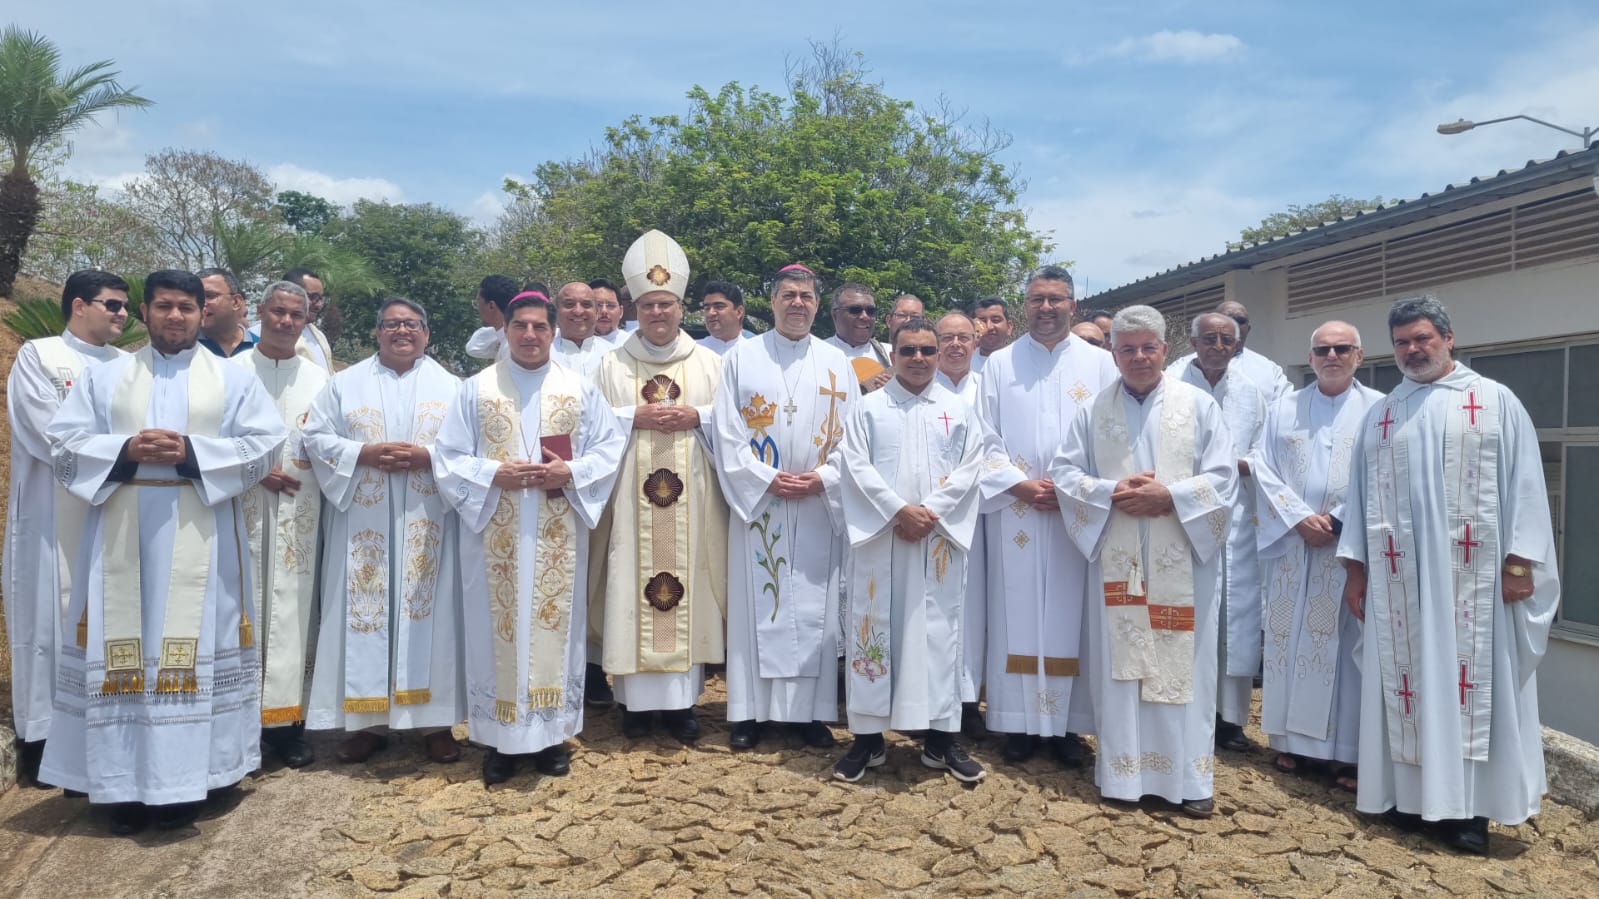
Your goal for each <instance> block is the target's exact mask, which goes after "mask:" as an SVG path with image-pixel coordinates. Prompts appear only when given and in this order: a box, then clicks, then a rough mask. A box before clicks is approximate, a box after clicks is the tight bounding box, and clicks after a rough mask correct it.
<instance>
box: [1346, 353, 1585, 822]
mask: <svg viewBox="0 0 1599 899" xmlns="http://www.w3.org/2000/svg"><path fill="white" fill-rule="evenodd" d="M1362 431H1363V433H1362V435H1361V439H1360V440H1359V441H1358V443H1357V448H1356V455H1355V459H1354V462H1353V471H1352V474H1351V483H1350V488H1349V497H1348V507H1347V508H1348V513H1349V521H1348V522H1347V524H1346V525H1345V527H1344V531H1343V536H1342V539H1341V540H1340V542H1339V545H1338V555H1339V557H1340V558H1350V559H1355V560H1357V561H1360V562H1363V563H1365V565H1366V575H1367V577H1366V606H1365V624H1364V637H1363V640H1362V647H1361V668H1362V672H1363V674H1364V679H1363V683H1362V686H1361V690H1362V699H1361V722H1360V791H1359V795H1358V797H1357V801H1356V804H1357V806H1358V807H1359V808H1360V810H1362V811H1378V812H1380V811H1383V810H1385V809H1387V808H1394V807H1397V808H1399V809H1400V810H1401V811H1406V812H1413V813H1418V814H1420V815H1422V816H1423V817H1424V818H1427V819H1429V820H1437V819H1441V818H1469V817H1473V816H1478V815H1481V816H1485V817H1489V818H1492V819H1494V820H1496V821H1499V822H1500V823H1503V824H1516V823H1519V822H1521V821H1524V820H1526V818H1527V817H1529V816H1530V815H1532V814H1533V813H1535V812H1536V811H1537V809H1538V804H1539V799H1540V797H1541V796H1542V793H1543V790H1544V776H1543V750H1542V737H1541V731H1540V728H1539V723H1538V703H1537V683H1536V678H1535V677H1534V671H1535V669H1536V668H1537V665H1538V662H1539V661H1540V660H1541V659H1542V658H1543V653H1544V650H1545V649H1546V647H1547V644H1548V636H1549V627H1550V625H1551V623H1552V622H1553V619H1554V612H1555V607H1556V606H1557V605H1558V603H1559V595H1560V584H1559V579H1558V575H1557V572H1556V568H1555V553H1554V535H1553V529H1552V526H1551V523H1550V517H1549V507H1548V499H1547V493H1546V492H1545V490H1546V488H1545V484H1544V479H1543V463H1542V458H1541V455H1540V453H1539V449H1538V438H1537V433H1536V431H1535V429H1534V427H1533V424H1532V422H1531V420H1530V419H1529V418H1528V416H1527V413H1526V410H1525V409H1524V408H1523V407H1522V405H1521V403H1520V402H1519V401H1517V399H1516V398H1515V396H1514V395H1513V394H1512V393H1511V392H1510V391H1509V390H1508V389H1506V388H1505V387H1504V386H1503V385H1501V384H1499V383H1497V382H1495V381H1492V380H1489V379H1487V378H1484V377H1482V376H1481V375H1479V374H1477V373H1476V372H1474V371H1472V370H1471V369H1469V368H1467V367H1465V366H1464V365H1461V364H1459V363H1455V365H1454V369H1453V370H1452V371H1451V372H1450V373H1449V374H1447V375H1445V376H1444V377H1442V378H1440V379H1438V380H1437V381H1434V382H1432V383H1429V384H1421V383H1418V382H1416V381H1412V380H1409V379H1408V378H1407V379H1406V380H1405V381H1404V382H1402V383H1401V384H1400V385H1399V386H1398V387H1396V388H1395V389H1394V391H1393V393H1391V394H1389V395H1388V396H1387V397H1386V398H1384V399H1382V400H1380V401H1378V402H1376V403H1374V404H1373V405H1372V407H1371V409H1370V410H1369V411H1368V413H1367V415H1366V420H1365V423H1364V426H1363V429H1362ZM1511 555H1515V556H1520V557H1522V558H1525V559H1529V560H1531V561H1532V563H1533V564H1532V571H1533V589H1534V592H1533V596H1532V597H1531V598H1529V599H1526V600H1524V601H1520V602H1514V603H1506V602H1504V601H1503V599H1502V584H1501V582H1500V573H1501V569H1502V566H1503V565H1504V564H1505V559H1506V557H1508V556H1511Z"/></svg>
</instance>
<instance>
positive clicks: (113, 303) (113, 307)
mask: <svg viewBox="0 0 1599 899" xmlns="http://www.w3.org/2000/svg"><path fill="white" fill-rule="evenodd" d="M84 302H85V303H99V304H100V305H102V306H104V307H105V311H107V312H109V313H111V314H112V315H116V314H117V313H118V312H121V311H122V310H124V309H126V308H128V303H127V301H126V300H84Z"/></svg>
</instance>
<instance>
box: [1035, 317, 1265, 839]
mask: <svg viewBox="0 0 1599 899" xmlns="http://www.w3.org/2000/svg"><path fill="white" fill-rule="evenodd" d="M1165 334H1166V320H1165V318H1164V317H1162V316H1161V314H1160V313H1159V312H1157V311H1156V310H1154V309H1152V308H1150V307H1149V306H1129V307H1127V308H1125V309H1123V310H1121V311H1120V312H1118V313H1116V318H1115V321H1114V322H1113V324H1112V326H1111V341H1112V356H1113V357H1114V358H1115V360H1116V363H1115V364H1116V367H1117V369H1119V370H1120V372H1121V378H1120V379H1119V380H1116V381H1114V382H1112V384H1111V386H1109V387H1107V388H1106V389H1105V390H1103V391H1101V392H1100V393H1099V394H1098V395H1096V396H1095V397H1094V398H1093V399H1092V401H1091V402H1090V403H1089V404H1088V405H1086V406H1085V407H1084V408H1083V409H1082V411H1080V412H1079V413H1078V414H1077V416H1076V417H1075V418H1074V419H1073V420H1072V422H1071V428H1070V430H1069V431H1068V432H1067V434H1066V439H1065V442H1064V444H1063V446H1062V448H1061V451H1060V453H1059V454H1057V455H1056V457H1055V459H1054V462H1053V464H1051V465H1050V468H1049V471H1050V475H1051V476H1052V477H1053V478H1054V479H1055V485H1056V486H1055V492H1056V494H1057V495H1058V496H1059V498H1060V505H1061V515H1062V516H1064V523H1065V531H1066V533H1067V535H1068V536H1069V537H1070V539H1071V542H1072V543H1073V544H1074V545H1075V546H1076V547H1077V549H1078V550H1079V551H1080V552H1081V553H1082V555H1083V556H1085V557H1087V558H1088V560H1089V572H1088V616H1087V629H1086V635H1085V640H1084V643H1085V646H1086V649H1087V651H1086V652H1085V653H1084V654H1085V656H1086V657H1087V658H1088V659H1089V660H1090V662H1091V663H1090V665H1089V668H1088V671H1087V674H1088V683H1089V685H1090V687H1091V689H1092V692H1093V707H1094V718H1095V722H1094V723H1095V733H1096V734H1097V736H1098V739H1099V754H1098V760H1097V762H1096V764H1095V767H1094V781H1095V782H1096V783H1097V784H1098V785H1099V790H1100V793H1101V794H1103V795H1104V796H1106V797H1107V798H1111V799H1119V800H1125V801H1137V800H1139V799H1140V798H1142V797H1144V796H1147V795H1156V796H1160V797H1161V798H1163V799H1165V800H1167V801H1168V802H1180V803H1182V808H1183V811H1184V812H1185V813H1187V814H1189V815H1192V816H1194V817H1209V816H1210V815H1212V814H1214V812H1215V802H1214V800H1213V799H1212V796H1213V794H1214V775H1215V769H1216V757H1215V755H1214V754H1213V753H1214V750H1213V747H1212V740H1213V737H1212V728H1213V727H1214V724H1215V709H1216V693H1215V690H1216V674H1215V667H1216V632H1217V626H1218V623H1219V621H1218V618H1219V616H1218V611H1219V610H1218V606H1219V599H1220V589H1219V588H1220V578H1219V568H1220V564H1219V563H1220V557H1221V552H1220V550H1221V548H1222V547H1223V546H1224V545H1225V541H1226V537H1227V531H1228V518H1229V516H1228V508H1229V506H1231V505H1232V502H1233V499H1234V496H1235V494H1236V493H1237V485H1238V476H1237V454H1236V453H1235V452H1234V451H1233V447H1232V440H1231V439H1230V438H1229V436H1228V434H1227V427H1226V425H1225V423H1224V422H1223V421H1222V415H1221V410H1220V409H1218V408H1217V407H1216V403H1215V402H1214V401H1213V400H1211V399H1210V397H1208V396H1206V395H1205V394H1204V392H1202V391H1200V390H1196V389H1195V388H1193V387H1191V386H1190V385H1188V384H1186V383H1184V382H1183V381H1181V380H1180V379H1178V378H1173V377H1166V376H1164V375H1162V373H1161V367H1162V364H1163V363H1164V362H1165V361H1166V341H1165ZM1092 352H1098V351H1092Z"/></svg>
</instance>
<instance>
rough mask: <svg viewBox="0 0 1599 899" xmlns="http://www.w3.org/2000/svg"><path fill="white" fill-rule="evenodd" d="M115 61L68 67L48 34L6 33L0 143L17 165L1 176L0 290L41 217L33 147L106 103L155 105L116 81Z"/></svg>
mask: <svg viewBox="0 0 1599 899" xmlns="http://www.w3.org/2000/svg"><path fill="white" fill-rule="evenodd" d="M117 74H118V73H117V72H114V71H112V70H111V61H110V60H101V61H100V62H95V63H90V64H89V65H86V66H81V67H79V68H76V69H73V70H71V71H69V72H65V73H63V72H62V71H61V54H60V52H59V51H58V50H57V49H56V47H55V45H54V44H52V43H51V42H50V41H48V40H46V39H45V38H44V36H43V35H39V34H36V33H34V32H30V31H23V30H22V29H20V28H18V27H16V26H14V25H12V26H7V27H6V30H5V32H4V34H3V35H0V145H4V147H5V149H6V153H7V155H8V156H9V157H10V162H11V166H10V168H9V169H8V170H7V171H6V172H5V174H4V175H3V176H0V296H10V295H11V285H12V282H14V281H15V280H16V277H17V271H18V269H19V268H20V266H21V264H22V255H23V253H24V252H26V251H27V248H28V239H29V238H30V237H31V236H32V235H33V229H34V227H35V226H36V225H37V224H38V221H39V210H40V208H41V202H40V198H39V185H38V184H37V183H35V181H34V179H33V174H32V172H31V171H30V170H29V163H30V161H31V159H32V157H33V154H34V152H35V151H37V150H38V149H39V148H40V147H42V146H45V145H47V144H49V143H50V142H51V141H52V140H55V139H58V138H60V137H61V136H63V135H65V134H69V133H71V132H72V131H75V130H77V129H78V128H80V127H82V126H83V125H84V123H86V122H88V121H89V120H90V119H92V118H94V117H95V115H97V114H99V113H101V112H103V111H105V110H108V109H121V108H138V107H144V106H149V105H150V101H149V100H147V99H145V98H144V97H141V96H139V95H138V94H135V93H133V91H134V90H136V88H123V87H122V86H121V85H120V84H118V83H117V80H116V76H117Z"/></svg>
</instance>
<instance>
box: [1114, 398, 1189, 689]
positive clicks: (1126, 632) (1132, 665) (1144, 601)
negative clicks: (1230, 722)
mask: <svg viewBox="0 0 1599 899" xmlns="http://www.w3.org/2000/svg"><path fill="white" fill-rule="evenodd" d="M1162 384H1163V387H1162V389H1161V390H1160V391H1159V392H1158V393H1155V394H1151V395H1150V396H1149V397H1148V398H1146V400H1145V401H1146V402H1151V401H1153V402H1157V403H1159V408H1158V409H1153V410H1150V414H1151V415H1158V416H1159V421H1158V428H1159V433H1158V437H1157V441H1158V445H1157V446H1156V447H1155V480H1157V481H1159V482H1160V483H1162V484H1168V485H1169V484H1175V483H1177V482H1178V481H1182V480H1186V479H1188V478H1191V477H1193V474H1194V440H1195V434H1194V431H1195V429H1196V427H1197V423H1196V422H1195V420H1194V401H1195V397H1194V392H1195V389H1194V388H1193V387H1190V386H1189V385H1187V384H1184V383H1182V382H1181V381H1180V380H1178V379H1177V378H1164V379H1163V381H1162ZM1124 396H1126V392H1125V391H1124V390H1123V389H1122V385H1121V381H1120V380H1119V379H1118V380H1117V381H1115V382H1114V383H1112V384H1111V386H1109V387H1107V388H1105V389H1104V390H1103V391H1101V392H1100V394H1099V396H1098V397H1096V398H1095V399H1094V411H1093V421H1094V424H1095V426H1094V438H1093V439H1094V462H1095V464H1096V465H1097V467H1098V469H1099V476H1100V477H1101V478H1105V479H1107V480H1111V481H1120V480H1122V479H1123V478H1127V477H1131V476H1132V475H1134V474H1136V473H1137V472H1138V468H1137V463H1136V461H1135V458H1134V447H1135V446H1136V445H1137V443H1138V437H1139V435H1138V434H1134V433H1131V431H1130V430H1129V428H1128V424H1127V409H1126V407H1125V405H1124V401H1123V397H1124ZM1146 528H1147V537H1142V538H1141V537H1140V531H1141V530H1143V529H1146ZM1099 564H1100V573H1101V576H1102V578H1103V582H1104V583H1103V586H1104V594H1105V618H1106V623H1107V625H1108V627H1107V630H1108V632H1109V643H1110V647H1109V649H1110V675H1111V677H1112V678H1113V679H1115V680H1136V681H1141V682H1142V683H1141V685H1140V688H1139V698H1140V699H1142V700H1143V701H1144V702H1160V703H1169V704H1173V705H1182V704H1184V703H1188V702H1192V701H1193V698H1194V557H1193V552H1192V551H1191V549H1190V546H1189V542H1188V537H1187V535H1186V534H1185V533H1184V532H1183V526H1182V522H1180V521H1178V519H1177V516H1176V515H1159V516H1155V517H1153V518H1140V517H1136V516H1132V515H1128V514H1126V513H1124V512H1121V511H1119V510H1117V509H1111V511H1110V519H1109V523H1108V525H1107V528H1106V536H1105V544H1104V547H1103V549H1102V550H1101V551H1100V557H1099ZM1146 564H1147V565H1148V566H1149V567H1148V568H1146Z"/></svg>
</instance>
